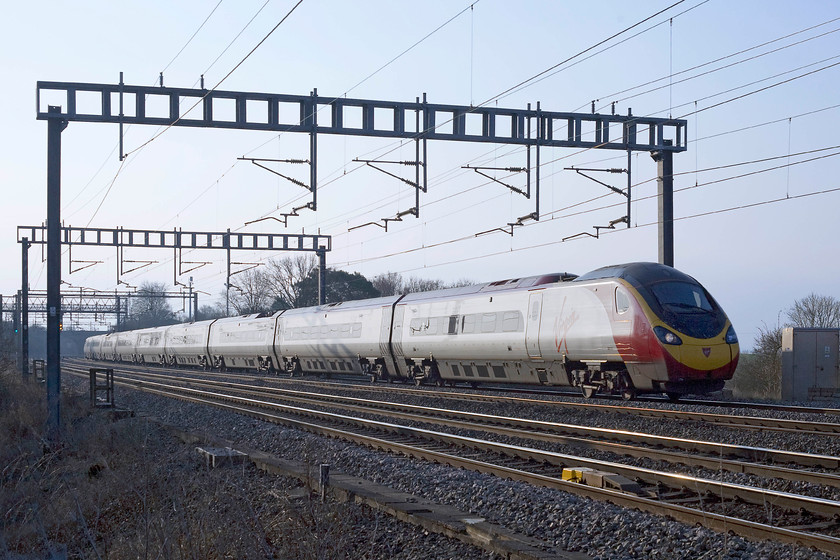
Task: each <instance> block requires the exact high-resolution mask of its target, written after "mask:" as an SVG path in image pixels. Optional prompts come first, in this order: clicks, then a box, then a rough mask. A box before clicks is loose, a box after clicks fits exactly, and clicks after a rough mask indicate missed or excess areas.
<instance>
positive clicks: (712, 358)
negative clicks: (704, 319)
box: [679, 340, 732, 372]
mask: <svg viewBox="0 0 840 560" xmlns="http://www.w3.org/2000/svg"><path fill="white" fill-rule="evenodd" d="M679 354H680V357H679V361H680V362H681V363H682V364H683V365H685V366H688V367H689V368H690V369H692V370H696V371H698V372H713V371H720V370H721V369H722V368H726V366H728V365H729V363H730V362H731V361H732V351H731V349H730V345H729V344H727V343H726V342H724V341H723V340H720V341H718V340H706V341H702V342H683V344H681V345H680V346H679Z"/></svg>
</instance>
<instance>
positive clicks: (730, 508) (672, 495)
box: [65, 368, 840, 554]
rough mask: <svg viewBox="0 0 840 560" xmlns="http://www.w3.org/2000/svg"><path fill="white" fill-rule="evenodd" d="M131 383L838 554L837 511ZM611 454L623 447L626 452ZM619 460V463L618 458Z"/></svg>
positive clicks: (617, 466)
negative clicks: (584, 481) (597, 482)
mask: <svg viewBox="0 0 840 560" xmlns="http://www.w3.org/2000/svg"><path fill="white" fill-rule="evenodd" d="M119 369H121V368H118V370H119ZM65 371H67V372H68V373H75V374H77V375H85V374H86V371H85V370H84V369H82V368H78V369H77V368H65ZM180 373H183V372H180ZM137 375H138V372H134V373H133V377H134V378H133V379H132V378H129V377H128V376H126V375H125V374H124V373H123V372H122V371H118V373H117V383H119V384H121V385H126V386H130V387H134V388H137V389H141V390H144V391H148V392H152V393H155V394H160V395H163V396H167V397H174V398H179V399H182V400H187V401H190V402H195V403H199V404H205V405H207V404H209V405H213V406H217V407H220V408H224V409H226V410H230V411H233V412H237V413H240V414H246V415H248V416H252V417H256V418H260V419H262V420H268V421H272V422H278V423H282V424H286V425H291V426H294V427H297V428H300V429H305V430H308V431H311V432H314V433H318V434H321V435H327V436H330V437H341V438H342V439H346V440H350V441H354V442H356V443H360V444H363V445H367V446H370V447H374V448H379V449H386V450H389V451H393V452H398V453H403V454H406V455H410V456H413V457H419V458H424V459H427V460H432V461H436V462H439V463H445V464H449V465H452V466H457V467H462V468H468V469H471V470H476V471H479V472H484V473H492V474H496V475H499V476H504V477H507V478H513V479H516V480H523V481H527V482H530V483H532V484H536V485H540V486H547V487H551V488H557V489H562V490H566V491H570V492H574V493H576V494H582V495H587V496H590V497H593V498H596V499H601V500H606V501H610V502H612V503H616V504H620V505H624V506H626V507H634V508H638V509H641V510H643V511H648V512H651V513H657V514H660V515H669V516H672V517H674V518H676V519H679V520H681V521H684V522H686V523H692V524H702V525H704V526H707V527H710V528H713V529H717V530H735V532H737V533H739V534H741V535H743V536H747V537H750V538H758V539H763V538H772V539H776V540H780V541H784V542H795V543H799V544H802V545H805V546H814V547H816V548H819V549H821V550H824V551H826V552H829V553H832V554H840V539H838V538H836V537H835V536H834V535H835V534H838V533H837V530H838V526H837V522H836V516H837V514H838V513H840V502H837V501H834V500H826V499H822V498H814V497H809V496H802V495H799V494H794V493H786V492H778V491H773V490H767V489H762V488H754V487H750V486H745V485H738V484H731V483H726V482H721V481H716V480H708V479H703V478H699V477H693V476H688V475H684V474H678V473H673V472H663V471H657V470H654V469H647V468H641V467H634V466H630V465H624V464H621V463H615V462H609V461H599V460H594V459H590V458H585V457H578V456H573V455H568V454H563V453H556V452H553V451H547V450H543V449H536V448H534V447H530V446H525V445H517V444H510V443H504V442H499V441H491V440H488V439H483V438H477V437H467V436H463V435H457V434H452V433H445V432H440V431H437V430H431V429H428V428H424V427H412V426H406V425H399V424H395V423H392V422H383V421H380V420H375V419H371V418H364V417H360V416H349V415H348V414H339V413H334V412H328V411H324V410H320V409H313V408H303V407H302V406H298V404H303V403H306V404H308V405H309V406H317V407H319V408H323V407H324V406H327V403H326V402H325V398H327V396H326V395H323V394H314V393H303V392H300V391H287V390H286V391H283V390H280V389H276V388H274V389H272V390H271V391H270V392H271V395H270V397H271V398H282V399H284V400H292V401H295V402H296V403H297V404H295V405H292V404H281V403H277V402H269V401H267V400H265V398H266V393H267V392H268V389H269V388H266V387H246V388H243V387H241V386H239V387H231V386H230V385H236V384H229V383H226V382H220V381H207V380H204V381H198V380H195V379H190V380H184V379H179V380H177V382H176V384H172V381H171V380H167V382H166V383H164V382H162V381H163V380H164V378H163V377H162V376H163V374H161V373H154V374H148V373H147V374H146V379H145V380H141V379H136V377H137ZM152 378H155V379H160V381H150V380H149V379H152ZM186 383H189V384H192V385H198V384H203V386H205V387H213V388H214V390H206V389H198V388H195V387H190V386H185V384H186ZM233 389H236V390H238V391H247V392H256V393H257V394H259V395H260V397H261V398H251V397H245V396H234V395H231V394H224V393H221V392H219V391H220V390H225V391H232V390H233ZM330 406H340V407H341V408H342V409H344V410H345V411H348V412H349V411H352V412H355V413H358V414H363V415H372V414H375V415H382V414H386V413H387V414H390V415H394V417H397V418H401V419H404V420H411V421H415V422H423V423H424V424H430V423H431V424H434V423H446V424H447V425H448V426H450V427H457V428H461V429H468V430H471V431H477V430H481V431H485V432H487V431H489V432H493V433H495V434H500V435H505V436H511V437H517V438H520V439H541V440H542V441H547V440H548V441H556V442H563V443H568V444H572V443H577V444H578V445H583V446H587V445H598V446H600V445H604V444H610V445H612V446H615V445H616V442H615V441H612V442H603V443H592V442H589V443H585V442H583V441H577V440H578V439H580V438H578V437H577V436H575V438H571V437H570V436H567V435H562V433H554V432H552V431H551V430H549V429H548V426H547V425H548V424H549V423H536V424H539V425H540V426H539V428H540V431H539V432H536V431H535V425H534V424H532V425H531V426H527V425H526V422H527V421H525V420H523V419H510V418H499V417H489V416H488V415H474V414H473V415H469V414H467V413H462V412H458V411H443V410H441V409H432V410H431V413H421V411H420V410H419V409H420V408H421V407H410V406H407V405H401V404H398V403H383V402H380V401H375V403H371V402H370V401H362V400H361V399H352V398H349V397H341V398H339V399H337V400H336V401H334V402H333V404H331V405H330ZM558 426H560V428H559V429H560V430H561V431H562V430H572V431H574V430H581V429H583V427H579V426H578V427H574V426H567V425H558ZM613 433H614V432H613ZM621 437H629V438H631V439H632V438H637V439H638V438H641V437H642V436H641V435H640V434H632V433H630V432H628V433H627V434H623V435H622V436H621ZM660 439H661V438H660ZM674 439H675V440H676V439H677V438H674ZM705 443H706V442H690V441H689V440H683V441H682V442H677V441H675V442H674V445H686V446H695V447H698V446H699V447H702V444H705ZM620 445H624V446H626V444H620ZM708 445H714V444H708ZM718 445H720V444H718ZM608 447H609V446H608ZM628 447H629V446H628ZM733 447H737V446H733ZM612 451H613V452H616V453H622V451H620V450H618V448H616V447H613V448H612ZM732 451H733V453H734V452H736V451H737V450H736V449H734V448H733V450H732ZM764 451H765V452H768V451H777V450H764ZM645 452H646V453H647V454H648V456H649V455H650V453H651V452H652V451H651V450H650V449H648V450H646V451H645ZM741 452H742V453H745V454H747V455H749V454H755V453H758V450H756V449H747V448H743V449H741ZM778 453H779V455H776V456H774V457H775V459H774V460H778V459H781V458H782V457H784V459H785V461H787V462H791V463H796V462H797V461H801V462H805V463H812V464H822V466H828V468H837V463H836V462H837V461H838V459H836V458H833V457H825V456H818V455H811V456H810V457H808V456H807V455H809V454H789V453H788V452H783V451H778ZM625 454H628V453H626V451H625ZM719 466H720V460H718V461H717V462H716V464H715V467H716V468H719ZM766 468H767V469H770V468H771V466H769V465H768V466H766ZM587 469H592V470H591V471H588V470H587ZM788 470H789V471H791V473H790V474H793V472H794V471H796V470H797V469H788ZM768 472H769V471H768ZM776 472H777V474H772V475H771V474H764V475H763V476H782V475H781V474H778V472H779V471H776ZM598 473H600V474H598ZM755 474H758V473H755ZM814 474H816V475H820V476H822V478H821V481H820V482H816V483H818V484H829V485H835V486H836V482H837V477H836V476H834V475H831V474H828V473H814ZM587 477H588V478H592V479H593V480H600V481H601V484H600V485H599V487H595V486H592V485H591V483H592V480H590V485H586V484H580V483H579V482H572V481H570V480H565V479H568V478H587ZM832 481H833V483H834V484H832ZM803 512H805V513H803ZM771 520H772V522H771ZM817 531H822V533H823V534H817Z"/></svg>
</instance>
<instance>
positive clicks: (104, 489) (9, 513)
mask: <svg viewBox="0 0 840 560" xmlns="http://www.w3.org/2000/svg"><path fill="white" fill-rule="evenodd" d="M85 400H86V398H83V397H66V396H65V398H64V400H63V402H62V416H63V420H62V421H63V427H64V432H63V437H62V444H61V445H59V446H53V447H50V446H49V445H48V444H47V442H46V440H45V439H44V425H45V416H46V414H45V404H44V388H43V386H42V385H38V384H35V383H23V382H21V381H20V380H19V378H18V377H17V374H14V373H11V372H9V371H8V370H7V371H5V372H2V373H0V465H4V466H3V468H2V479H0V512H2V517H0V557H6V558H14V559H24V558H26V559H29V558H33V559H34V558H39V559H40V558H97V559H105V558H144V559H146V558H182V559H207V558H302V559H309V558H311V559H318V558H351V557H352V558H376V557H381V556H382V554H386V555H387V549H383V546H387V545H383V539H382V536H383V535H382V534H377V530H376V528H375V527H374V529H371V528H370V527H371V526H372V525H375V524H376V518H375V516H373V515H372V514H370V512H368V511H365V512H364V513H360V511H362V510H360V508H359V507H357V506H353V505H342V504H326V505H325V504H321V503H320V502H319V501H317V500H315V499H312V498H310V497H308V496H307V495H304V497H303V498H300V499H293V498H290V497H289V492H290V491H291V490H293V489H294V486H295V483H293V482H290V481H288V480H284V479H281V478H277V477H274V476H271V475H266V474H263V473H260V472H258V471H256V470H255V469H254V468H253V467H252V466H250V465H247V466H238V467H230V468H222V469H215V470H208V469H207V468H206V466H205V465H204V463H203V462H202V461H201V460H200V459H199V457H198V456H197V454H195V453H194V452H192V450H191V449H189V448H187V447H185V446H183V445H180V444H178V443H176V442H175V441H173V440H172V439H171V438H170V437H169V436H168V435H167V434H166V433H164V432H162V431H161V430H160V428H158V427H157V426H155V425H154V424H151V423H149V422H147V421H144V420H142V419H127V420H121V421H117V422H112V421H110V420H109V417H108V416H107V415H105V414H100V413H97V414H90V413H89V411H88V410H87V408H86V406H85V405H86V402H85ZM371 519H373V523H371ZM363 526H364V527H365V528H364V529H361V528H362V527H363Z"/></svg>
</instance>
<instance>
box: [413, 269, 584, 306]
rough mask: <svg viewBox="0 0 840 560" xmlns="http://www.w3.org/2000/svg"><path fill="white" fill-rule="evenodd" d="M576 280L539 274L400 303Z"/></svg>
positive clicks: (562, 274) (416, 295)
mask: <svg viewBox="0 0 840 560" xmlns="http://www.w3.org/2000/svg"><path fill="white" fill-rule="evenodd" d="M575 278H577V275H576V274H571V273H569V272H555V273H552V274H540V275H538V276H522V277H519V278H511V279H508V280H496V281H495V282H487V283H485V284H473V285H470V286H460V287H457V288H446V289H443V290H433V291H430V292H414V293H410V294H406V296H405V298H403V299H402V300H401V301H400V303H406V302H411V301H423V300H427V299H437V298H439V297H451V296H464V295H471V294H479V293H487V292H499V291H506V290H516V289H520V290H521V289H525V288H533V287H536V286H544V285H546V284H556V283H559V282H569V281H571V280H574V279H575Z"/></svg>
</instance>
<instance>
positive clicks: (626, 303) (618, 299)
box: [615, 288, 630, 314]
mask: <svg viewBox="0 0 840 560" xmlns="http://www.w3.org/2000/svg"><path fill="white" fill-rule="evenodd" d="M628 309H630V299H629V298H628V297H627V294H625V293H624V290H622V289H621V288H616V289H615V310H616V311H617V312H618V313H619V314H621V313H624V312H626V311H627V310H628Z"/></svg>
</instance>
